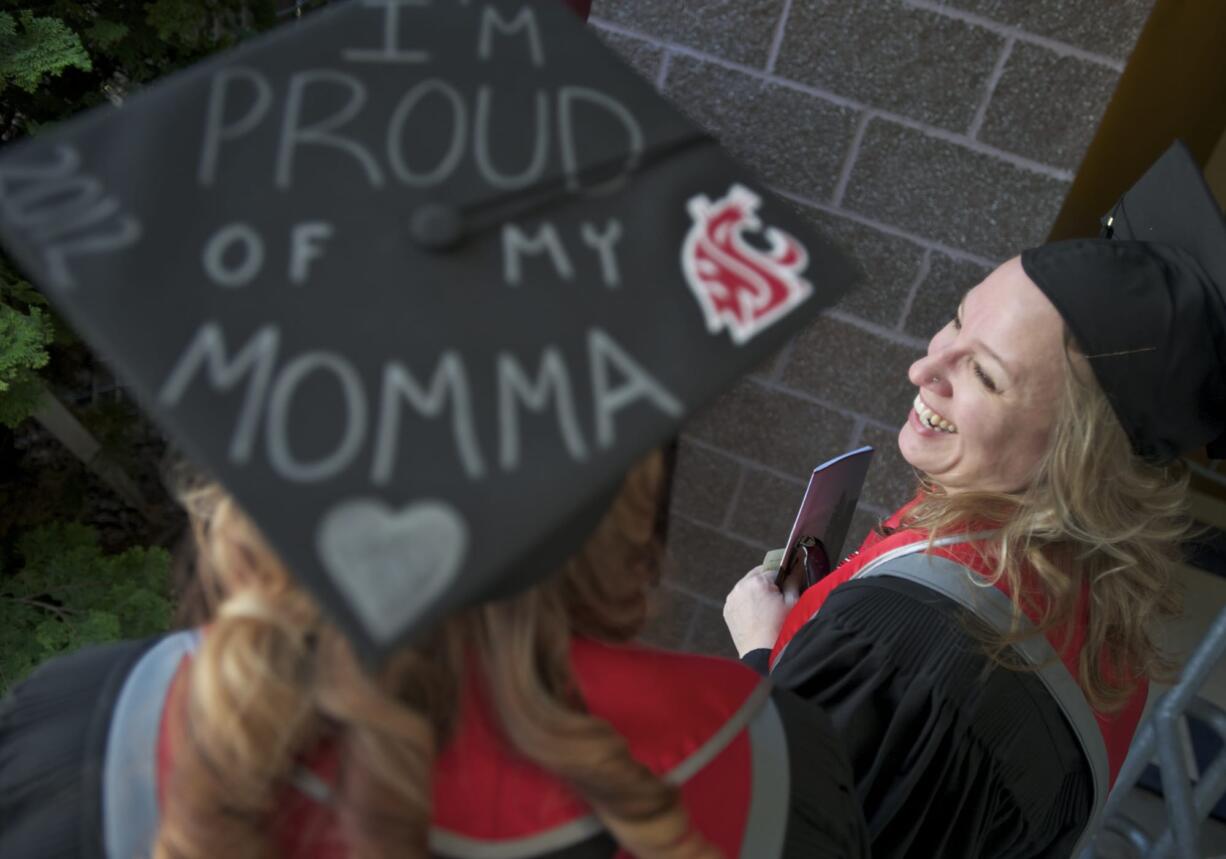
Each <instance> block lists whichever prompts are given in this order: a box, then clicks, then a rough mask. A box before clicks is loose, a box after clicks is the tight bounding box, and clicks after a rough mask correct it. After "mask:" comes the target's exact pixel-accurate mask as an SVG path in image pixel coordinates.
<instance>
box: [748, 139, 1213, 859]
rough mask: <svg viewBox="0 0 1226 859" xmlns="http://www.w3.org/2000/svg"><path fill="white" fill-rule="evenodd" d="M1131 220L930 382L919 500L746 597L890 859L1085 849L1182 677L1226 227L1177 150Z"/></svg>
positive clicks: (1047, 267) (752, 642)
mask: <svg viewBox="0 0 1226 859" xmlns="http://www.w3.org/2000/svg"><path fill="white" fill-rule="evenodd" d="M1113 215H1114V220H1113V221H1110V222H1109V223H1111V224H1112V225H1113V228H1114V229H1111V228H1109V229H1108V230H1107V231H1106V235H1105V236H1104V237H1103V238H1101V239H1097V240H1078V241H1075V242H1064V243H1059V244H1054V245H1047V246H1043V247H1040V248H1035V249H1032V250H1028V251H1026V252H1024V253H1023V254H1021V256H1019V257H1014V258H1013V259H1010V260H1008V261H1007V262H1005V263H1003V264H1002V265H1001V266H1000V267H998V268H997V269H996V270H995V271H993V272H992V273H991V274H990V275H989V276H988V277H987V278H986V279H985V280H984V281H983V282H982V283H980V284H978V285H977V286H975V287H974V288H973V289H971V290H970V291H969V292H968V293H967V294H966V296H965V297H964V298H963V300H962V302H961V303H960V304H959V306H958V308H957V311H956V313H955V315H954V316H953V318H951V319H950V321H949V322H948V323H947V324H946V325H945V326H944V327H943V328H942V329H941V330H940V331H938V332H937V333H936V334H935V336H934V337H933V338H932V340H931V341H930V343H929V345H928V349H927V353H926V354H925V355H924V356H923V357H922V358H920V359H919V360H918V361H916V362H915V363H914V364H913V365H912V366H911V368H910V370H909V373H908V375H909V378H910V381H911V382H912V384H914V385H915V386H916V389H917V390H916V395H915V399H914V401H913V405H912V408H911V409H910V411H909V413H908V415H907V418H906V421H905V423H904V424H903V426H902V428H901V430H900V432H899V436H898V446H899V449H900V451H901V453H902V455H903V457H904V458H905V459H906V461H907V462H908V463H910V464H911V465H912V466H913V467H914V468H915V469H916V471H917V473H918V475H919V478H920V486H919V491H918V493H917V495H916V497H915V498H914V499H913V500H912V501H911V502H910V503H908V504H907V505H905V506H904V507H903V508H902V509H900V510H898V511H897V512H896V513H895V514H894V515H893V516H891V517H890V518H889V519H887V520H886V521H885V522H884V523H882V525H881V527H880V529H879V530H878V532H877V533H874V534H872V535H870V536H869V538H868V539H867V540H866V541H865V542H864V544H863V545H862V546H861V548H860V551H859V552H858V553H856V554H855V555H853V556H852V557H851V558H849V559H848V560H847V561H845V562H844V563H843V564H842V565H841V566H839V567H838V568H836V569H835V570H834V571H833V572H832V573H831V574H830V575H829V576H828V577H827V578H825V579H823V580H822V581H820V582H819V583H818V584H816V585H815V586H813V587H811V588H809V589H808V590H807V591H805V592H804V593H803V594H801V595H799V596H798V597H793V596H792V595H785V594H782V593H780V592H779V591H778V590H777V589H776V588H775V587H774V585H773V574H771V575H769V576H768V575H764V574H763V572H762V571H761V568H755V569H754V570H751V571H750V572H749V574H748V575H747V576H746V577H745V578H744V579H742V581H741V582H740V583H738V585H737V586H736V587H735V588H734V589H733V591H732V592H731V593H730V594H729V596H728V600H727V602H726V604H725V609H724V616H725V619H726V621H727V623H728V626H729V630H730V631H731V633H732V637H733V640H734V642H735V643H736V646H737V650H738V652H739V653H740V654H741V655H742V658H744V659H745V661H746V662H748V663H749V664H751V665H753V666H754V667H756V668H758V670H760V671H762V672H763V673H767V672H769V673H770V676H771V678H772V679H773V680H774V681H775V682H776V683H778V684H779V685H782V686H784V687H786V688H791V689H794V690H796V691H799V692H800V693H801V694H802V696H804V697H806V698H808V699H810V700H812V701H815V702H817V703H820V704H821V706H822V707H823V708H824V709H826V710H827V712H829V713H830V714H831V716H832V718H833V720H834V722H835V725H836V728H837V729H838V730H839V731H840V732H841V735H842V737H843V740H844V742H845V743H846V744H847V746H848V754H849V757H850V758H851V760H852V762H853V767H854V769H855V775H856V782H857V790H858V793H859V796H860V799H861V801H862V802H863V803H864V810H865V816H866V818H867V819H868V823H869V828H870V831H871V832H872V834H873V844H872V850H873V855H874V856H904V855H906V856H912V855H925V856H941V857H967V859H969V857H981V856H993V857H996V856H1016V857H1029V856H1069V855H1078V848H1077V843H1078V841H1079V840H1081V839H1082V838H1083V836H1084V835H1085V834H1086V833H1087V831H1088V830H1089V829H1090V828H1091V827H1092V825H1093V822H1094V820H1095V818H1096V815H1097V814H1098V811H1099V809H1101V807H1102V804H1103V802H1104V800H1105V797H1106V794H1107V792H1108V791H1109V790H1110V787H1111V785H1112V783H1113V782H1114V780H1115V777H1116V774H1117V772H1118V771H1119V768H1120V766H1121V764H1122V763H1123V759H1124V757H1125V755H1126V754H1127V751H1128V747H1129V744H1130V743H1131V740H1132V737H1133V735H1134V733H1135V731H1136V727H1137V724H1138V722H1139V720H1140V717H1141V714H1142V712H1143V709H1144V706H1145V703H1146V699H1147V695H1148V681H1149V680H1150V679H1151V678H1154V677H1159V676H1162V675H1164V674H1165V673H1167V672H1168V671H1169V668H1170V666H1169V664H1168V663H1167V661H1166V660H1165V659H1164V657H1163V654H1162V653H1161V652H1160V650H1159V648H1158V647H1157V645H1156V643H1155V637H1154V632H1155V629H1156V626H1157V625H1158V623H1159V622H1160V621H1162V620H1163V619H1165V618H1168V617H1170V616H1172V615H1173V614H1174V613H1175V612H1176V611H1177V609H1178V597H1177V592H1176V589H1175V587H1174V582H1175V578H1174V573H1175V570H1176V566H1177V563H1178V560H1179V554H1180V543H1181V541H1182V540H1183V539H1184V538H1185V536H1186V534H1187V532H1188V528H1189V523H1188V520H1187V517H1186V516H1185V513H1184V492H1185V488H1186V484H1187V474H1186V469H1185V468H1184V467H1183V465H1182V463H1181V462H1180V461H1179V460H1178V459H1177V456H1178V454H1179V453H1181V452H1184V451H1188V450H1192V449H1197V448H1200V447H1202V446H1205V445H1208V448H1209V452H1210V455H1213V456H1218V457H1221V456H1223V455H1226V371H1224V370H1223V367H1224V365H1226V342H1223V333H1222V332H1223V331H1226V223H1224V222H1223V220H1222V216H1221V212H1220V210H1219V209H1218V208H1217V206H1216V203H1214V201H1213V199H1212V197H1210V196H1209V194H1208V191H1207V189H1205V187H1204V185H1203V182H1202V181H1201V178H1200V175H1199V171H1198V169H1197V168H1196V166H1195V164H1194V163H1193V162H1192V161H1191V160H1190V158H1189V157H1188V156H1187V154H1186V152H1184V151H1183V150H1181V149H1179V148H1178V147H1176V148H1173V149H1172V150H1171V151H1170V152H1168V154H1167V155H1166V156H1164V157H1163V159H1162V160H1161V161H1159V162H1158V164H1156V165H1155V167H1154V168H1153V169H1152V170H1151V171H1150V173H1148V174H1147V175H1146V177H1145V178H1143V179H1142V181H1141V182H1140V183H1139V184H1138V185H1137V187H1136V188H1134V189H1133V190H1131V191H1130V192H1129V193H1128V194H1126V195H1125V196H1124V197H1123V198H1122V200H1121V202H1120V203H1119V204H1118V205H1117V208H1116V210H1115V212H1114V213H1113ZM1113 233H1114V235H1113ZM1138 236H1143V237H1144V238H1145V241H1136V240H1132V239H1134V237H1138Z"/></svg>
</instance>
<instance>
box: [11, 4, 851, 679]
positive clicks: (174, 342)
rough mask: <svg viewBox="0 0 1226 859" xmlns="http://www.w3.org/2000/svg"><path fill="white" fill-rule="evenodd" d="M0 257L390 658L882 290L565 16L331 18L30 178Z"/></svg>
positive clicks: (247, 49) (65, 144)
mask: <svg viewBox="0 0 1226 859" xmlns="http://www.w3.org/2000/svg"><path fill="white" fill-rule="evenodd" d="M0 239H2V240H3V242H4V245H5V247H6V248H7V249H8V250H9V251H10V252H11V253H12V254H13V256H14V257H16V258H17V260H18V261H19V263H20V264H21V266H22V267H23V268H24V269H25V270H26V272H27V273H28V274H29V275H30V276H31V278H32V279H33V280H34V281H35V282H36V283H38V284H40V285H41V286H42V287H43V288H44V289H45V290H46V292H47V293H48V295H49V296H50V297H51V298H52V299H53V300H54V301H55V302H56V304H57V305H58V306H59V307H60V308H61V309H62V311H63V312H64V314H66V315H67V316H68V317H69V319H70V321H71V322H72V323H73V324H74V325H75V326H76V328H77V329H78V330H79V331H80V332H81V333H82V335H83V336H84V337H85V338H86V339H87V340H89V341H90V342H91V343H92V344H93V345H94V347H95V348H96V349H98V350H99V352H100V353H102V354H103V355H104V356H106V357H107V358H108V359H109V360H110V361H111V362H112V363H113V364H114V365H115V366H116V367H117V368H118V370H119V371H120V373H121V375H122V376H124V377H125V378H126V379H127V380H128V382H129V383H130V384H131V385H132V386H133V388H134V389H135V390H136V392H137V393H138V394H139V395H140V396H141V397H142V398H143V400H144V401H145V403H146V405H147V407H148V408H149V409H150V410H151V411H152V413H153V414H154V415H155V416H156V418H157V419H158V420H159V421H160V422H161V423H162V424H163V425H164V426H165V427H166V429H167V430H168V431H169V433H170V434H171V436H172V437H173V438H174V439H175V440H176V441H177V442H178V443H179V444H180V445H182V446H183V447H184V448H185V449H186V450H187V452H188V453H189V454H190V455H191V456H192V457H193V458H194V459H195V460H197V461H198V462H199V463H200V464H202V465H203V466H205V467H206V468H207V469H209V470H210V471H211V472H212V473H213V474H215V475H216V476H217V477H218V478H219V479H220V480H221V481H222V482H223V483H224V484H225V486H226V487H227V488H228V489H229V490H230V491H231V492H232V493H233V494H234V495H235V496H236V497H237V498H238V500H239V501H240V503H241V504H242V505H243V506H244V508H245V509H246V510H247V511H248V512H249V513H250V514H251V515H252V517H253V518H254V519H255V521H256V522H257V523H258V524H259V525H260V527H261V528H262V529H263V531H264V533H265V534H266V535H267V537H268V538H269V539H270V541H271V542H272V543H273V545H274V546H275V547H276V548H277V549H278V551H279V552H280V553H281V554H282V556H283V557H284V559H285V560H286V562H287V563H288V564H289V566H290V567H291V568H292V569H293V570H294V571H295V573H296V575H298V576H299V577H300V578H301V580H302V581H303V582H304V583H305V584H306V585H307V586H308V587H309V588H311V590H312V591H313V592H314V593H315V594H316V595H317V597H318V598H319V599H320V601H321V603H322V604H323V605H324V606H325V607H327V608H328V609H329V610H330V611H331V613H332V615H333V617H334V618H335V619H336V620H337V622H338V623H340V624H341V625H342V627H343V628H344V629H346V631H347V632H348V633H349V635H350V636H351V638H352V639H353V640H354V641H355V642H356V643H357V644H358V645H359V646H360V647H361V648H362V650H363V651H364V652H365V653H366V654H367V655H368V656H372V657H379V656H382V655H384V654H386V653H387V652H389V651H390V650H392V649H393V648H394V647H396V646H397V645H398V644H399V643H401V642H402V641H405V640H406V639H407V638H408V637H409V636H410V635H411V634H412V633H413V632H414V631H415V630H420V629H422V628H424V627H426V626H427V625H429V624H431V623H432V622H434V621H436V620H438V619H439V618H441V617H443V616H445V615H446V614H448V613H450V612H451V611H452V610H454V609H455V608H456V607H458V606H461V605H464V604H469V603H472V602H475V601H478V600H482V599H486V598H489V597H491V596H494V595H498V594H502V593H507V592H511V591H513V590H515V589H518V588H521V587H525V586H527V585H529V584H531V583H533V582H534V580H535V579H536V578H537V577H539V576H541V575H542V574H545V573H548V572H549V571H551V570H552V569H554V568H556V565H557V564H558V563H559V562H560V561H561V560H562V559H563V558H565V557H566V555H568V554H569V553H570V552H572V551H573V550H574V549H575V548H577V546H578V545H579V543H580V542H581V541H582V539H583V538H584V537H585V536H586V533H587V532H588V531H589V530H590V528H591V527H592V526H593V525H594V524H595V521H596V518H597V517H598V515H599V514H600V513H601V512H602V510H603V508H604V506H605V504H606V503H607V500H608V497H609V495H610V493H611V491H612V490H613V489H614V488H615V487H616V485H617V484H618V482H619V480H620V478H621V475H622V474H623V473H624V471H625V469H626V468H627V467H628V466H629V465H630V464H631V463H632V462H634V461H635V460H636V459H637V458H638V457H639V456H641V455H642V454H643V453H644V452H645V451H647V450H648V449H650V448H652V447H653V446H656V445H658V444H660V443H661V442H662V441H664V440H666V439H667V438H668V437H670V436H671V435H673V434H674V433H675V432H676V430H677V427H678V425H679V424H680V423H681V421H682V420H683V419H684V418H685V417H686V416H687V415H688V414H689V413H691V412H692V411H693V410H694V409H695V408H696V407H698V406H699V405H701V404H703V403H705V402H706V401H708V400H710V399H711V398H712V396H713V395H714V394H716V393H717V392H718V391H719V390H720V389H722V388H723V387H725V386H726V385H728V384H729V383H730V382H731V381H732V380H733V379H734V378H736V377H737V376H739V375H740V374H742V373H744V372H746V371H747V370H749V369H752V368H753V367H755V366H757V365H759V364H760V363H761V362H762V361H763V360H765V359H766V358H767V357H768V356H769V355H770V353H771V352H772V351H773V350H774V349H777V348H778V347H779V346H780V345H781V343H782V342H783V340H784V339H785V338H786V337H787V336H788V335H790V334H791V333H793V332H794V331H795V330H796V329H797V328H799V327H800V326H801V325H803V324H804V323H805V322H806V321H809V320H811V319H812V318H813V316H814V315H815V314H816V312H817V311H818V310H820V309H821V308H822V307H824V306H827V305H829V304H831V303H833V301H834V300H835V299H836V298H838V297H839V295H840V294H841V293H842V292H843V291H844V290H845V289H846V287H847V286H848V285H849V283H850V280H851V273H850V272H851V266H850V265H849V264H848V263H847V262H846V260H845V259H844V258H843V257H842V256H841V255H840V254H839V253H838V252H837V251H835V250H834V249H833V248H832V247H831V246H830V245H829V244H828V243H827V242H825V241H824V240H823V239H822V238H821V237H820V236H818V235H817V234H815V233H814V231H813V229H812V227H811V226H809V225H807V224H806V223H805V222H804V221H803V219H801V218H800V217H799V216H798V215H796V214H795V213H794V212H793V211H792V210H791V208H790V207H789V206H788V205H786V204H783V203H781V202H779V201H777V200H776V199H774V198H772V197H771V196H770V195H769V194H766V193H764V192H763V191H762V190H761V185H760V183H759V182H758V181H757V180H755V179H754V178H753V176H752V174H750V173H749V172H747V171H746V170H745V169H743V168H742V167H740V166H738V165H737V164H736V163H735V162H733V161H732V160H731V159H730V158H729V157H728V156H727V155H726V154H725V153H724V152H723V151H722V150H721V149H720V148H719V147H718V146H717V145H715V144H714V142H713V141H712V140H711V139H710V138H709V137H708V136H707V135H705V134H703V133H702V132H701V131H700V130H699V129H698V128H697V127H696V126H695V125H694V124H693V123H691V122H690V121H688V120H687V119H685V118H684V117H683V116H682V115H681V114H680V113H679V112H678V111H677V110H676V109H675V108H674V107H672V106H671V105H670V104H669V103H668V102H666V101H665V100H664V99H663V98H661V97H660V96H659V95H658V94H657V93H656V92H655V90H654V89H653V88H652V87H651V85H650V84H649V83H647V82H646V81H644V80H642V79H641V78H640V77H639V76H638V75H637V74H636V73H635V72H634V71H633V70H631V69H630V68H629V67H628V66H626V65H624V64H623V63H622V62H621V61H620V60H619V59H618V58H617V57H616V56H615V55H614V54H613V53H612V52H611V51H609V50H608V49H607V48H605V47H604V46H603V45H602V44H601V43H600V42H599V40H598V39H597V38H595V36H594V35H593V34H591V33H590V32H589V31H588V30H587V29H586V28H584V27H583V26H582V24H581V23H580V21H579V19H578V18H576V16H575V15H574V14H572V12H571V11H570V10H569V9H568V8H567V7H566V6H565V5H563V4H562V3H560V2H549V3H536V2H533V3H510V2H484V3H482V2H443V0H439V1H438V2H434V3H429V2H426V0H422V2H415V3H409V2H404V0H365V2H351V3H345V4H343V5H337V6H334V7H330V8H328V9H326V10H324V11H321V12H318V13H315V14H313V15H311V16H309V17H307V18H305V19H303V20H302V21H301V22H300V23H295V24H293V25H290V26H286V27H284V28H282V29H281V30H279V31H277V32H274V33H272V34H270V35H268V36H266V37H263V38H260V39H256V40H253V41H252V42H250V43H247V44H245V45H243V46H241V47H239V48H238V49H236V50H234V51H232V52H229V53H227V54H224V55H221V56H219V57H216V58H214V59H212V60H211V61H209V62H207V63H203V64H201V65H198V66H195V67H193V68H190V69H188V70H186V71H185V72H182V73H179V74H177V75H175V76H173V77H172V78H171V79H170V80H168V81H166V82H164V83H162V84H160V85H157V86H154V87H152V88H150V89H149V90H148V91H146V92H143V93H141V94H139V95H137V96H136V97H134V98H132V99H131V100H130V101H129V102H128V103H127V104H126V105H125V106H124V107H123V108H122V109H119V110H115V109H109V108H108V109H104V110H99V111H96V112H94V113H91V114H89V115H87V116H86V117H84V118H82V119H80V120H76V121H73V122H70V123H67V124H65V125H63V126H61V127H58V128H56V129H55V130H53V131H51V132H49V133H47V134H44V135H40V136H39V137H38V138H36V139H34V140H30V141H25V142H23V143H21V144H19V145H15V146H12V147H10V148H9V149H7V150H6V151H4V152H3V153H0Z"/></svg>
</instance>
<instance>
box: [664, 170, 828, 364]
mask: <svg viewBox="0 0 1226 859" xmlns="http://www.w3.org/2000/svg"><path fill="white" fill-rule="evenodd" d="M761 204H762V200H761V199H760V198H759V197H758V195H757V194H755V193H754V192H753V191H750V190H749V189H748V188H746V187H744V186H743V185H733V186H732V187H731V188H729V189H728V194H727V196H725V197H723V198H722V199H719V200H716V201H715V202H714V203H713V202H711V201H710V200H708V199H707V198H706V197H705V196H701V195H700V196H697V197H693V198H691V199H690V201H689V204H688V208H689V211H690V216H691V217H693V219H694V225H693V226H692V227H690V232H689V235H687V236H686V238H685V245H684V246H683V247H682V249H681V268H682V270H683V271H684V272H685V278H686V280H687V281H689V284H690V289H692V290H694V295H695V296H696V297H697V298H698V303H699V304H700V305H701V306H702V312H703V315H704V316H705V317H706V320H707V330H708V331H710V332H711V333H712V334H714V333H716V332H717V331H719V329H720V328H722V327H724V326H727V328H728V333H729V334H731V335H732V342H734V343H736V344H737V345H738V346H739V345H740V344H742V343H744V342H745V341H747V340H749V339H750V338H751V337H753V336H754V335H755V334H757V333H758V332H759V331H761V330H762V329H763V328H766V327H767V326H769V325H770V324H771V323H772V322H774V321H775V320H777V319H780V318H781V317H783V316H785V315H786V314H787V313H788V311H790V310H791V309H792V308H793V307H795V306H796V305H797V304H800V303H801V302H802V301H804V300H805V299H806V298H808V297H809V294H810V293H812V292H813V286H812V285H811V284H810V283H809V282H808V281H807V280H805V279H804V278H802V277H801V276H800V273H801V272H802V271H804V269H805V266H807V265H808V264H809V254H808V252H807V251H805V249H804V247H803V246H802V245H801V244H800V242H798V241H796V239H794V238H792V237H791V236H790V235H788V234H787V233H785V232H783V231H782V230H778V229H775V228H774V227H767V228H766V240H767V241H768V242H770V250H769V251H765V252H764V251H761V250H758V249H757V248H755V247H753V246H752V245H750V244H748V243H746V241H745V239H744V234H745V232H746V231H750V230H760V229H762V222H761V221H760V220H758V206H760V205H761Z"/></svg>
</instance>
